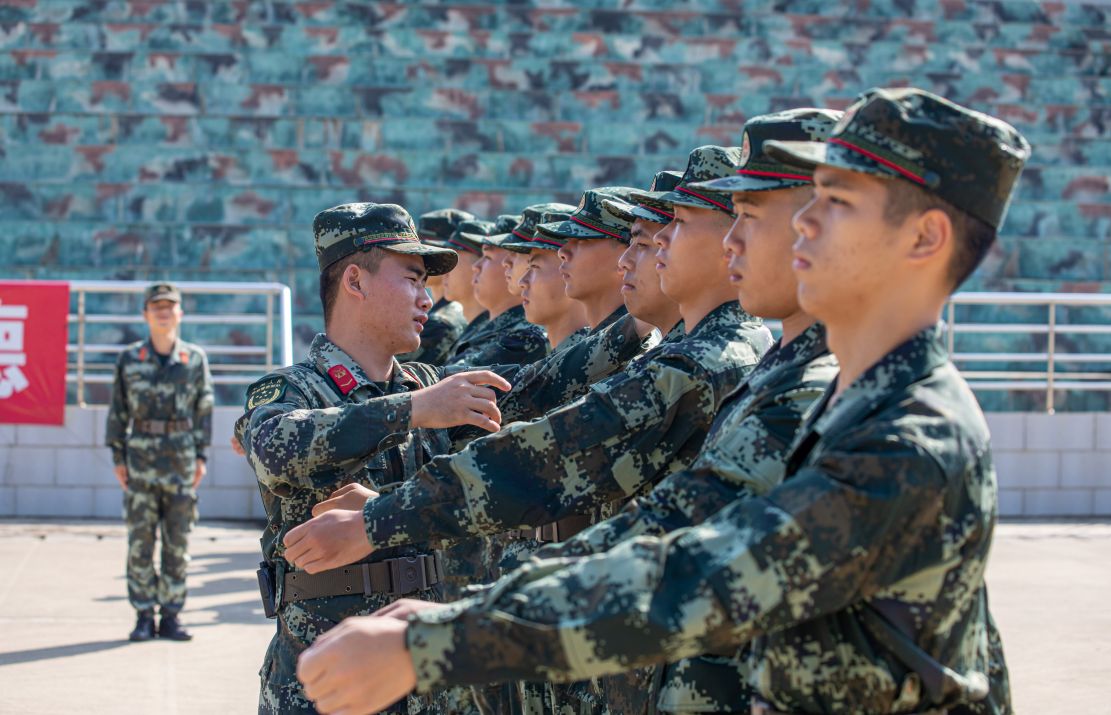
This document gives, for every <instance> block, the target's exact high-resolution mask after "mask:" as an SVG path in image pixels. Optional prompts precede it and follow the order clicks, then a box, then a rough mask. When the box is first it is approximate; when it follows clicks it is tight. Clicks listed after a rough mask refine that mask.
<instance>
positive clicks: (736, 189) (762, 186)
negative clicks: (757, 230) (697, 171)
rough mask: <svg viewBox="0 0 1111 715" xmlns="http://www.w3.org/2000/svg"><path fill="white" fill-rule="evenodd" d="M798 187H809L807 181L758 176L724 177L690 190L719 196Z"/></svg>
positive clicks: (703, 182)
mask: <svg viewBox="0 0 1111 715" xmlns="http://www.w3.org/2000/svg"><path fill="white" fill-rule="evenodd" d="M800 186H810V182H809V181H802V180H801V179H771V178H761V177H758V176H726V177H723V178H721V179H711V180H710V181H700V182H698V183H697V184H691V188H692V189H702V190H705V191H716V192H718V193H720V194H741V193H746V192H749V191H776V190H778V189H795V188H798V187H800Z"/></svg>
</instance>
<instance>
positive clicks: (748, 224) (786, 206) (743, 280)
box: [722, 187, 812, 320]
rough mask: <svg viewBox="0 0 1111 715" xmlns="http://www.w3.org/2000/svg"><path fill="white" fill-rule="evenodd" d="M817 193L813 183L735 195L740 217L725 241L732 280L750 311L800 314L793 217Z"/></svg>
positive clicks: (775, 316)
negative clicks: (792, 265)
mask: <svg viewBox="0 0 1111 715" xmlns="http://www.w3.org/2000/svg"><path fill="white" fill-rule="evenodd" d="M811 194H812V191H811V189H810V187H800V188H794V189H778V190H774V191H753V192H743V193H737V194H733V210H734V212H735V213H736V214H737V219H736V221H734V222H733V226H732V228H730V229H729V233H728V235H726V237H725V241H724V242H723V244H722V245H723V246H724V247H725V255H726V258H727V259H728V262H729V281H730V283H732V284H733V286H734V287H735V288H736V289H737V298H738V300H740V302H741V307H743V308H744V309H745V310H747V311H748V312H749V313H751V314H753V315H756V316H759V317H762V318H771V319H775V320H781V319H783V318H786V317H788V316H791V315H793V314H795V313H797V312H798V310H799V305H798V283H797V282H796V281H795V275H794V273H793V272H792V271H791V260H792V258H793V254H792V247H793V245H794V242H795V230H794V228H793V226H792V223H791V221H792V219H793V217H794V215H795V213H796V212H797V211H798V210H799V209H800V208H802V206H803V205H805V204H806V202H807V201H808V200H809V199H810V196H811Z"/></svg>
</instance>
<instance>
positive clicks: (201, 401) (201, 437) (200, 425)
mask: <svg viewBox="0 0 1111 715" xmlns="http://www.w3.org/2000/svg"><path fill="white" fill-rule="evenodd" d="M200 359H201V370H200V374H199V375H198V378H199V381H200V389H199V390H198V391H197V399H196V402H194V403H193V444H194V445H196V449H197V458H198V459H205V454H206V452H207V451H208V447H209V445H211V444H212V405H213V401H214V398H213V394H212V374H211V373H210V372H209V370H208V357H207V356H206V355H205V354H204V353H201V354H200Z"/></svg>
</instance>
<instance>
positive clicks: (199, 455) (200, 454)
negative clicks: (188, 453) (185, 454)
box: [196, 452, 208, 462]
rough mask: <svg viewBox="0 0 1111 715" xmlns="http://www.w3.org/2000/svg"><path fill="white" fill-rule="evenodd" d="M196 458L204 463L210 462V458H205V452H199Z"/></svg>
mask: <svg viewBox="0 0 1111 715" xmlns="http://www.w3.org/2000/svg"><path fill="white" fill-rule="evenodd" d="M196 458H197V459H199V460H201V461H202V462H207V461H208V457H206V456H205V453H204V452H197V457H196Z"/></svg>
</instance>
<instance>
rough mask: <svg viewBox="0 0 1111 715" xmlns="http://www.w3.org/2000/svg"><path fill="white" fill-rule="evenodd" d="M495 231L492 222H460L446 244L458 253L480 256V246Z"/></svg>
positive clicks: (477, 219)
mask: <svg viewBox="0 0 1111 715" xmlns="http://www.w3.org/2000/svg"><path fill="white" fill-rule="evenodd" d="M495 230H496V229H495V224H494V222H493V221H483V220H482V219H479V218H476V219H471V220H469V221H460V222H459V225H458V226H457V227H456V228H455V233H453V234H451V238H449V239H448V240H447V243H448V245H449V246H451V247H452V248H456V249H459V250H460V251H467V252H469V253H474V254H477V255H482V244H483V243H485V241H486V238H487V236H490V235H491V234H493V233H494V231H495Z"/></svg>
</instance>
